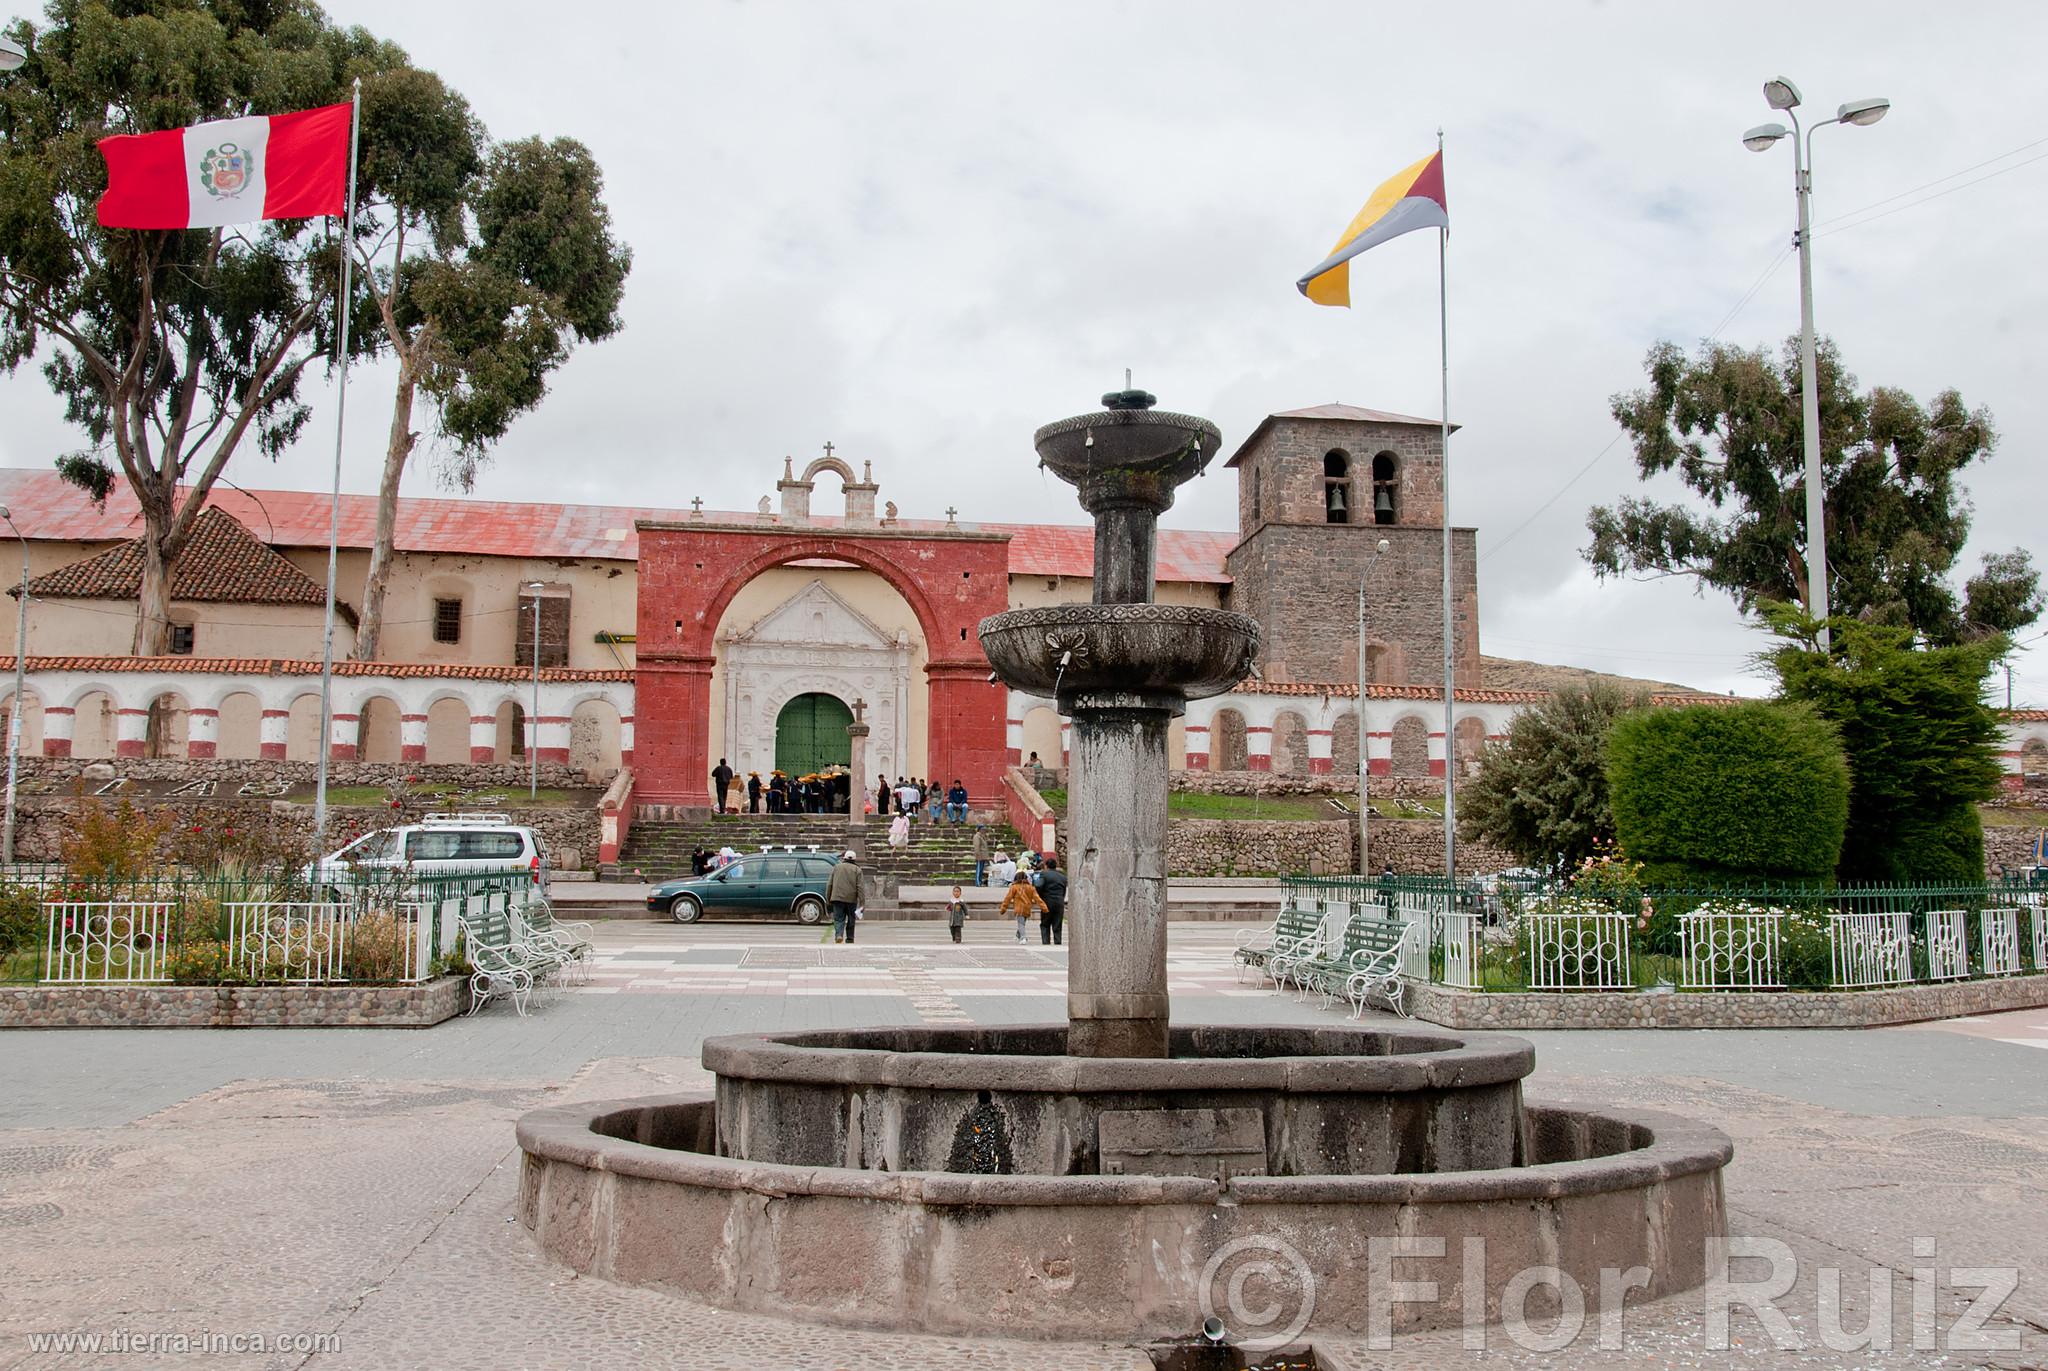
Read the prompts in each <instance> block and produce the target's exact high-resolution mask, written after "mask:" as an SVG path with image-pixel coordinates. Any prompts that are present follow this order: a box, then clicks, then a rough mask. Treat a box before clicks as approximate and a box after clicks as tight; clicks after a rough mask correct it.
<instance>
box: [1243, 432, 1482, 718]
mask: <svg viewBox="0 0 2048 1371" xmlns="http://www.w3.org/2000/svg"><path fill="white" fill-rule="evenodd" d="M1227 465H1229V466H1231V467H1234V468H1235V469H1236V470H1237V496H1238V543H1237V546H1236V547H1235V548H1233V549H1232V550H1231V552H1230V555H1229V557H1228V559H1227V560H1226V566H1227V568H1228V570H1229V571H1230V574H1231V577H1232V578H1233V580H1232V586H1231V592H1230V606H1231V608H1233V609H1237V610H1240V611H1242V612H1244V613H1246V614H1250V615H1252V616H1254V617H1255V618H1257V619H1258V620H1259V622H1260V624H1261V626H1262V627H1263V628H1264V629H1265V635H1266V636H1265V643H1266V647H1265V650H1264V656H1263V658H1262V661H1261V666H1260V674H1261V675H1262V676H1263V677H1264V678H1265V679H1266V680H1268V681H1292V682H1311V683H1319V684H1334V685H1351V684H1353V683H1355V682H1356V680H1357V677H1358V666H1357V661H1358V629H1357V609H1358V580H1359V576H1360V574H1361V573H1362V572H1363V571H1364V570H1365V569H1366V567H1367V566H1368V564H1371V565H1372V566H1373V572H1372V581H1371V584H1370V586H1369V587H1368V591H1369V595H1368V603H1367V610H1366V618H1367V636H1368V652H1367V657H1368V660H1369V662H1370V663H1371V665H1370V666H1369V668H1368V670H1369V673H1370V675H1371V677H1372V680H1373V682H1374V683H1378V684H1392V685H1405V684H1429V683H1434V682H1439V681H1441V680H1442V679H1443V674H1442V665H1441V664H1442V652H1443V647H1442V641H1443V639H1442V634H1443V602H1442V599H1443V595H1442V584H1443V581H1442V578H1443V561H1442V558H1443V512H1444V504H1443V471H1444V466H1443V440H1442V429H1441V426H1440V425H1439V424H1438V422H1437V421H1436V420H1434V419H1418V418H1415V417H1413V416H1410V415H1405V414H1388V413H1386V412H1384V411H1381V410H1372V409H1361V408H1358V407H1357V406H1354V405H1338V404H1330V405H1317V406H1315V407H1313V408H1310V409H1297V410H1288V411H1286V412H1284V413H1280V414H1272V415H1268V416H1267V417H1266V419H1265V420H1264V421H1263V422H1262V423H1260V425H1259V426H1258V428H1256V429H1255V430H1253V432H1252V435H1251V437H1249V438H1247V439H1246V440H1245V441H1244V444H1243V446H1241V447H1239V448H1238V450H1237V453H1236V455H1235V456H1233V457H1232V458H1231V459H1230V461H1229V463H1228V464H1227ZM1382 539H1384V540H1385V541H1386V542H1387V544H1388V547H1387V551H1386V552H1385V553H1378V554H1376V553H1375V549H1376V548H1377V547H1378V545H1379V543H1380V541H1381V540H1382ZM1451 556H1452V614H1453V618H1454V621H1455V624H1456V632H1457V640H1458V641H1457V645H1456V654H1457V676H1458V684H1459V685H1460V686H1476V685H1478V684H1479V590H1478V582H1477V579H1476V577H1475V574H1474V570H1473V565H1474V546H1473V531H1472V530H1471V529H1469V528H1461V529H1453V530H1452V531H1451Z"/></svg>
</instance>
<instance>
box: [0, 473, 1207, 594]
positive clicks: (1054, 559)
mask: <svg viewBox="0 0 2048 1371" xmlns="http://www.w3.org/2000/svg"><path fill="white" fill-rule="evenodd" d="M209 503H210V504H211V505H212V506H214V507H216V508H219V509H224V510H226V511H227V512H228V513H229V514H232V515H233V516H234V517H235V518H236V519H238V520H240V521H241V522H242V523H243V524H244V525H246V526H247V527H248V529H249V531H250V532H251V533H253V534H254V535H255V536H256V537H257V538H258V539H259V540H261V541H262V542H265V543H268V544H270V545H271V546H273V547H320V548H324V547H326V546H327V524H328V514H329V509H328V505H329V501H328V498H327V497H326V496H325V495H318V494H313V493H311V492H308V491H299V490H250V491H244V490H235V489H230V488H228V487H226V486H215V487H214V490H213V494H212V496H211V497H210V499H209ZM0 504H4V505H6V506H8V507H9V509H10V510H11V512H12V513H13V516H14V522H15V524H16V526H17V527H19V528H20V529H21V531H22V532H23V533H24V534H26V535H27V536H28V537H30V538H32V539H36V540H43V539H50V540H53V541H57V542H82V543H92V542H110V543H111V542H126V541H128V540H129V539H131V538H134V537H136V536H137V535H139V534H140V533H141V532H142V520H141V516H140V514H139V512H138V511H137V509H136V504H135V497H134V495H133V494H132V493H131V492H130V491H129V490H128V488H127V486H126V485H124V484H123V483H121V482H119V481H117V482H115V484H114V489H113V492H112V493H111V494H109V495H108V497H107V504H106V508H105V509H104V510H101V509H99V508H97V507H95V506H94V505H93V503H92V500H91V499H90V498H89V497H88V496H87V495H86V494H85V492H83V491H81V490H79V489H78V488H77V487H76V486H73V485H69V484H67V483H66V482H64V481H63V480H61V479H59V477H58V476H57V474H56V473H55V472H54V471H35V470H23V469H20V468H11V469H10V468H0ZM693 517H694V516H693V515H692V514H691V512H690V511H689V510H686V509H661V508H655V507H651V506H647V507H643V506H633V505H548V504H517V503H514V502H512V501H508V500H474V499H450V498H445V497H421V496H402V497H400V499H399V502H398V537H397V544H398V550H399V551H401V552H443V553H468V554H473V555H481V556H498V557H554V558H564V559H578V558H585V559H596V560H604V561H624V562H630V561H633V560H634V559H635V558H637V557H638V556H639V549H640V538H639V535H638V534H637V533H636V532H635V531H634V528H633V525H634V523H635V521H636V520H641V519H646V520H650V521H654V522H683V521H687V520H690V519H692V518H693ZM704 518H705V519H706V520H707V521H710V522H713V523H723V524H733V523H746V524H752V523H755V522H756V521H757V520H758V519H759V516H758V515H757V514H755V513H754V512H752V511H746V512H738V511H714V510H706V511H704ZM845 522H846V521H845V519H844V518H843V517H842V516H839V515H829V514H817V515H813V516H811V521H810V527H813V528H820V529H832V528H838V527H841V526H842V525H844V523H845ZM376 523H377V500H376V497H375V496H371V495H344V496H342V497H341V545H342V546H343V547H348V548H364V547H368V546H369V545H370V541H371V538H372V536H373V534H374V533H375V531H376ZM761 526H762V527H763V528H764V529H773V528H783V527H788V526H787V525H780V524H772V523H769V524H762V525H761ZM895 527H897V528H899V529H901V530H902V531H904V532H905V533H912V534H915V533H937V532H942V531H945V530H947V529H949V528H950V529H951V530H952V531H955V532H963V533H990V534H1007V535H1009V537H1010V572H1011V574H1012V575H1016V576H1088V575H1092V574H1093V570H1092V569H1093V566H1094V562H1095V534H1094V530H1093V529H1090V528H1087V527H1082V526H1068V525H1057V524H975V523H966V522H962V523H958V524H953V525H948V524H947V523H945V521H943V520H938V519H900V520H898V521H897V523H896V525H895ZM1236 545H1237V535H1236V534H1234V533H1210V532H1184V531H1181V530H1177V529H1161V530H1160V531H1159V579H1160V580H1162V581H1195V582H1211V583H1224V582H1228V581H1229V579H1230V577H1229V576H1228V575H1227V574H1226V573H1225V572H1224V570H1223V556H1224V554H1225V553H1227V552H1228V551H1230V549H1231V548H1232V547H1235V546H1236Z"/></svg>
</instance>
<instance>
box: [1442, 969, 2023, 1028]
mask: <svg viewBox="0 0 2048 1371" xmlns="http://www.w3.org/2000/svg"><path fill="white" fill-rule="evenodd" d="M2042 1005H2048V975H2037V976H2003V977H1999V978H1996V979H1987V980H1979V981H1951V982H1948V983H1947V984H1944V985H1901V986H1892V987H1889V988H1887V989H1883V990H1780V991H1754V992H1727V993H1721V992H1715V993H1688V994H1680V993H1675V992H1672V993H1664V994H1658V993H1655V992H1645V991H1640V990H1637V991H1605V990H1591V991H1583V992H1573V991H1544V992H1542V993H1540V994H1538V993H1521V992H1509V993H1503V994H1488V993H1484V992H1481V991H1474V990H1457V989H1453V988H1452V987H1450V986H1442V985H1424V984H1416V983H1412V982H1411V983H1410V984H1409V986H1408V1002H1407V1009H1408V1012H1409V1013H1410V1014H1412V1015H1414V1016H1415V1017H1416V1018H1418V1019H1423V1020H1426V1021H1428V1022H1430V1023H1433V1024H1441V1025H1442V1026H1443V1027H1445V1028H1484V1029H1532V1028H1876V1027H1878V1026H1880V1025H1883V1024H1899V1023H1918V1022H1920V1021H1922V1020H1925V1019H1946V1018H1953V1017H1955V1016H1956V1015H1959V1014H1996V1013H1998V1012H2000V1011H2002V1010H2008V1009H2034V1008H2038V1007H2040V1006H2042Z"/></svg>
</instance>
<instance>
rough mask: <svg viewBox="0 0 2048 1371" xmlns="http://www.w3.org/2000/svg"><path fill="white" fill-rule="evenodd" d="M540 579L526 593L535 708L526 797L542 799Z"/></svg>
mask: <svg viewBox="0 0 2048 1371" xmlns="http://www.w3.org/2000/svg"><path fill="white" fill-rule="evenodd" d="M545 589H546V587H545V586H543V585H542V584H541V583H540V582H539V581H528V582H527V583H526V593H527V595H528V596H529V597H531V599H532V600H533V708H532V709H530V710H528V711H527V720H528V724H527V727H528V730H529V731H528V733H527V738H526V799H527V802H528V803H529V804H531V803H533V802H535V801H537V800H539V799H540V593H541V591H543V590H545Z"/></svg>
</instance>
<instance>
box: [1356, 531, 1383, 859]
mask: <svg viewBox="0 0 2048 1371" xmlns="http://www.w3.org/2000/svg"><path fill="white" fill-rule="evenodd" d="M1389 546H1390V545H1389V544H1388V542H1387V540H1386V539H1384V538H1382V539H1380V540H1379V542H1377V543H1375V544H1374V545H1373V549H1372V556H1371V558H1370V559H1368V560H1367V562H1366V564H1365V569H1364V570H1362V571H1360V572H1359V573H1358V874H1359V875H1361V876H1370V875H1372V863H1371V862H1370V861H1368V860H1367V858H1366V850H1365V816H1366V814H1367V813H1368V812H1369V806H1368V805H1367V804H1366V802H1365V787H1366V781H1365V777H1366V765H1367V763H1366V753H1367V752H1368V751H1369V750H1370V749H1369V748H1368V746H1367V744H1366V741H1365V687H1366V677H1365V583H1366V582H1367V581H1368V580H1370V579H1371V577H1372V573H1373V568H1374V567H1377V566H1378V565H1379V564H1380V558H1381V556H1383V555H1384V554H1385V553H1386V550H1387V548H1388V547H1389Z"/></svg>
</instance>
